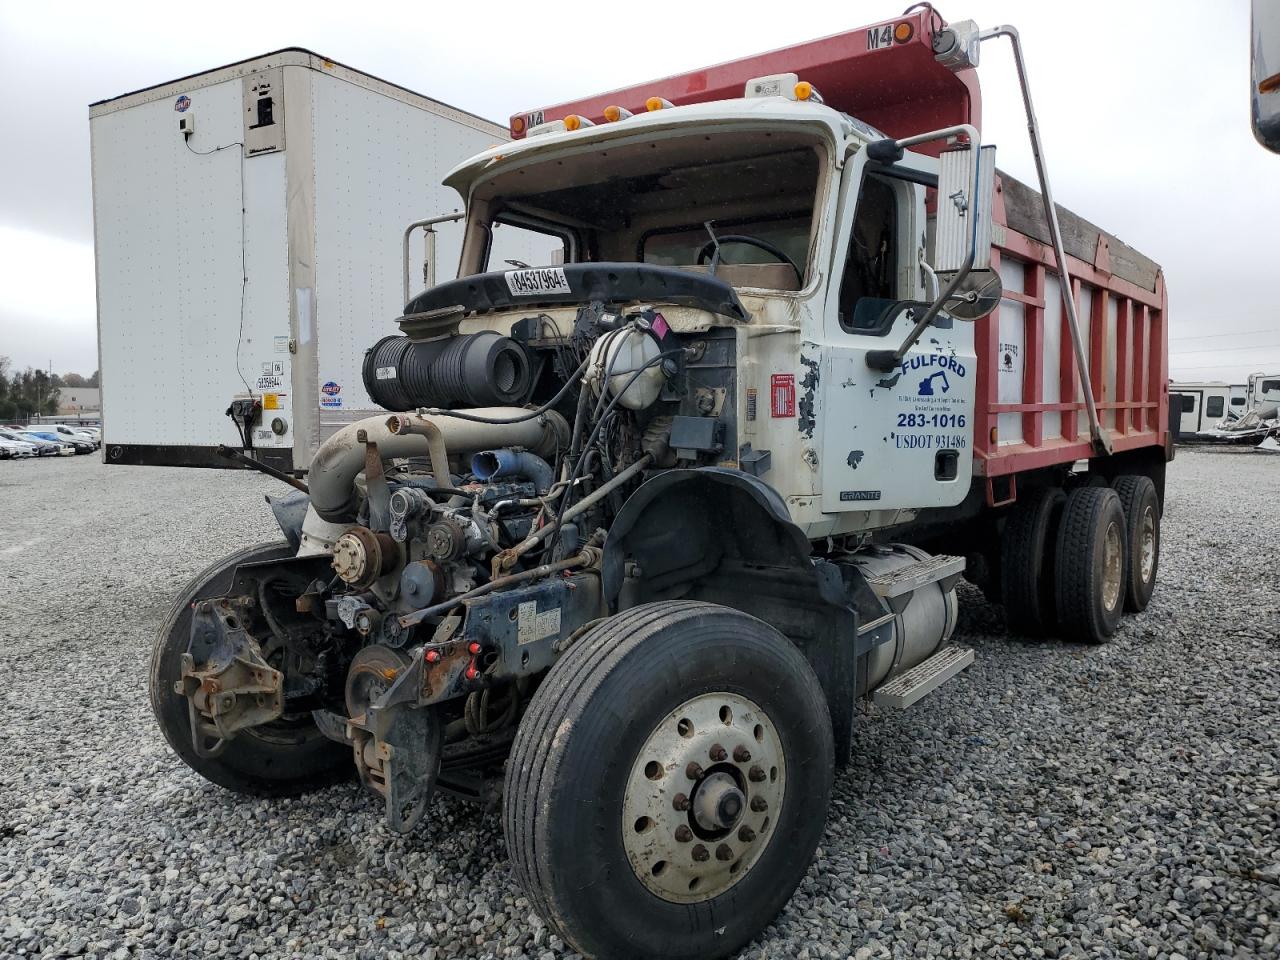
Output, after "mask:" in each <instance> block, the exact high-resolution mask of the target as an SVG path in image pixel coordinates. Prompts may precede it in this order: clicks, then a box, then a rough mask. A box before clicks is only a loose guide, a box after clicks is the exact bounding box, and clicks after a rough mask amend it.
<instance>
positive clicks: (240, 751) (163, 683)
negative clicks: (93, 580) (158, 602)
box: [149, 542, 355, 797]
mask: <svg viewBox="0 0 1280 960" xmlns="http://www.w3.org/2000/svg"><path fill="white" fill-rule="evenodd" d="M293 554H294V548H293V547H292V546H290V545H289V544H288V543H284V542H281V543H266V544H258V545H257V546H253V547H247V548H245V549H244V550H240V551H237V552H236V553H233V554H231V555H230V556H229V557H224V558H223V559H221V560H219V561H218V562H217V563H214V564H212V565H211V566H209V567H206V568H205V569H204V570H202V571H201V572H200V573H198V574H196V576H195V577H193V578H192V579H191V581H190V582H189V583H188V584H187V585H186V587H184V588H183V590H182V592H181V593H180V594H179V595H178V598H177V599H176V600H175V601H174V604H173V608H172V609H171V610H170V611H169V616H168V617H166V618H165V621H164V625H163V626H161V628H160V633H159V635H158V636H157V638H156V643H155V647H154V648H153V649H152V652H151V669H150V673H149V680H150V683H149V686H150V690H151V710H152V713H154V714H155V718H156V721H157V723H159V725H160V730H161V731H162V732H163V733H164V738H165V740H167V741H168V742H169V746H170V747H171V748H172V749H173V752H174V753H176V754H177V755H178V757H179V758H180V759H181V760H182V762H183V763H185V764H186V765H187V766H189V767H190V768H191V769H192V770H194V771H195V772H196V773H198V774H200V776H202V777H204V778H205V779H206V780H208V781H210V782H212V783H216V784H217V785H218V786H220V787H225V788H226V789H228V790H231V791H233V792H235V793H243V794H248V795H250V796H256V797H282V796H296V795H298V794H301V793H306V792H307V791H309V790H314V789H318V788H320V787H324V786H328V785H329V784H331V783H335V782H337V781H339V780H343V779H347V778H348V777H350V776H351V775H352V773H353V772H354V769H355V765H354V763H353V762H352V758H351V749H350V748H349V747H347V746H344V745H343V744H340V743H335V742H334V741H332V740H329V739H328V738H326V737H325V736H324V735H323V734H322V733H321V732H320V730H319V728H318V727H316V725H315V724H314V723H313V722H311V720H310V719H309V718H306V719H298V720H293V721H279V722H277V723H272V724H266V725H264V726H261V727H253V728H249V729H246V730H242V731H240V733H239V734H237V735H236V737H235V739H233V740H231V741H230V742H228V743H227V745H226V748H225V749H224V750H223V751H222V753H221V754H219V755H218V756H216V757H202V756H200V755H199V754H198V753H196V752H195V749H194V748H193V747H192V745H191V721H190V717H189V715H188V712H187V698H186V697H184V696H183V695H182V694H180V693H178V692H177V691H176V690H175V689H174V683H175V682H176V681H177V680H178V678H179V676H180V675H181V668H180V666H179V664H180V660H181V657H182V654H183V653H185V652H186V650H187V643H188V638H189V636H190V631H191V607H192V605H193V604H194V603H195V602H196V601H198V600H203V599H206V598H208V597H217V596H221V595H223V594H224V593H226V591H227V590H229V589H230V588H231V582H232V577H233V576H234V575H235V569H236V567H237V566H238V565H239V564H241V563H247V562H253V561H257V560H277V559H281V558H283V557H290V556H293Z"/></svg>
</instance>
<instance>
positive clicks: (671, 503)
mask: <svg viewBox="0 0 1280 960" xmlns="http://www.w3.org/2000/svg"><path fill="white" fill-rule="evenodd" d="M726 554H728V555H730V556H733V557H735V558H736V559H740V560H742V561H743V562H746V563H750V564H759V565H763V566H789V567H810V568H811V567H812V566H813V561H812V560H811V559H810V557H809V541H808V539H807V538H806V537H805V535H804V532H803V531H802V530H801V529H800V528H799V527H798V526H796V525H795V524H794V523H793V522H792V521H791V516H790V514H788V513H787V505H786V503H785V502H784V501H783V499H782V497H781V495H779V493H778V492H777V491H776V490H774V489H773V487H771V486H769V485H768V484H767V483H765V482H764V481H763V480H761V479H759V478H758V477H753V476H751V475H750V474H748V473H743V472H742V471H741V470H732V469H729V468H727V467H703V468H701V469H681V470H667V471H665V472H663V473H660V474H658V475H657V476H655V477H653V478H651V479H649V480H647V481H646V482H645V483H643V484H642V485H641V486H640V488H639V489H638V490H636V492H635V493H633V494H632V495H631V496H630V497H629V498H628V500H627V502H626V503H625V504H623V506H622V509H621V510H620V511H619V512H618V515H617V517H615V518H614V521H613V524H612V526H611V527H610V528H609V535H608V538H607V539H606V540H605V544H604V570H603V574H604V575H603V582H604V596H605V601H606V603H608V604H609V606H610V608H611V609H612V608H613V607H614V606H615V605H616V603H617V600H618V594H619V592H620V591H621V589H622V581H623V574H624V561H625V560H628V559H630V560H634V561H635V562H636V563H637V564H638V566H639V568H640V571H641V579H642V580H643V581H644V582H645V585H646V586H647V587H648V588H649V589H651V590H656V591H662V590H665V589H668V588H670V587H671V586H674V585H675V584H677V583H679V582H681V581H688V580H692V579H696V578H697V577H699V576H701V575H705V574H707V573H710V572H711V571H712V570H714V569H715V568H716V567H717V566H719V564H720V562H721V560H723V559H724V557H725V556H726Z"/></svg>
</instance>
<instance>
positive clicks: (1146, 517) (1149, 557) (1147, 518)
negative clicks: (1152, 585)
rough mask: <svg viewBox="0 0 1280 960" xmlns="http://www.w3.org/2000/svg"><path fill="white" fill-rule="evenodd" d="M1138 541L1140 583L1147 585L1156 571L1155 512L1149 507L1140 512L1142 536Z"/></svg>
mask: <svg viewBox="0 0 1280 960" xmlns="http://www.w3.org/2000/svg"><path fill="white" fill-rule="evenodd" d="M1139 541H1140V542H1141V544H1142V552H1141V554H1140V556H1141V558H1142V559H1141V564H1142V582H1143V583H1149V582H1150V581H1151V578H1152V576H1153V575H1154V574H1155V570H1156V518H1155V511H1154V510H1152V509H1151V508H1150V507H1147V509H1146V510H1144V511H1143V512H1142V535H1141V536H1140V537H1139Z"/></svg>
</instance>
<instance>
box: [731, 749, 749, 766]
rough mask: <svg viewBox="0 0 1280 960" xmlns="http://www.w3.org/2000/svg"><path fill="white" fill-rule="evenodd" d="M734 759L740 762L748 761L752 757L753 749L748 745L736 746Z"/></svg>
mask: <svg viewBox="0 0 1280 960" xmlns="http://www.w3.org/2000/svg"><path fill="white" fill-rule="evenodd" d="M733 759H734V760H736V761H737V762H738V763H746V762H747V761H748V760H750V759H751V751H750V750H748V749H747V748H746V747H734V748H733Z"/></svg>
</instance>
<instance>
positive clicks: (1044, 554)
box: [1000, 487, 1066, 637]
mask: <svg viewBox="0 0 1280 960" xmlns="http://www.w3.org/2000/svg"><path fill="white" fill-rule="evenodd" d="M1065 499H1066V497H1065V496H1064V495H1063V493H1062V491H1061V490H1058V489H1056V488H1052V487H1039V488H1036V489H1033V490H1030V491H1028V492H1027V494H1026V495H1025V496H1021V497H1019V498H1018V502H1017V503H1015V504H1014V505H1013V510H1012V511H1011V512H1010V514H1009V517H1008V519H1007V520H1005V525H1004V535H1003V536H1002V537H1001V540H1000V576H1001V589H1000V593H1001V599H1002V602H1003V603H1004V615H1005V621H1006V622H1007V623H1008V626H1009V630H1010V632H1012V633H1020V634H1023V635H1025V636H1029V637H1040V636H1044V635H1046V634H1049V633H1052V632H1053V628H1054V620H1055V611H1054V547H1055V540H1054V536H1055V533H1056V527H1057V523H1058V518H1059V516H1060V515H1061V513H1062V504H1063V502H1064V501H1065Z"/></svg>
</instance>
